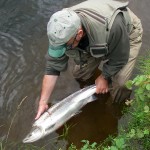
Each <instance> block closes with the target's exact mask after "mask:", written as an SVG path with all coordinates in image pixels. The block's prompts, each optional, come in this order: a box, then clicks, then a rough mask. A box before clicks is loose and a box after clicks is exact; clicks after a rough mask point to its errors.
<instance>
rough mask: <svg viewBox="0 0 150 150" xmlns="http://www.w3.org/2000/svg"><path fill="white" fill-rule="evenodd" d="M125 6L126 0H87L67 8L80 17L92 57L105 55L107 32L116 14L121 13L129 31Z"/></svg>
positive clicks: (128, 18) (126, 4)
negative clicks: (122, 0)
mask: <svg viewBox="0 0 150 150" xmlns="http://www.w3.org/2000/svg"><path fill="white" fill-rule="evenodd" d="M127 6H128V2H119V1H113V0H87V1H84V2H82V3H80V4H77V5H75V6H72V7H70V8H69V9H71V10H73V11H75V12H76V13H77V14H78V15H79V16H80V18H81V22H82V24H83V26H84V28H85V30H86V33H87V36H88V38H89V48H88V49H89V51H90V53H91V55H92V56H93V57H102V56H104V55H107V53H108V39H109V34H110V30H111V27H112V25H113V22H114V20H115V17H116V16H117V14H119V13H122V15H123V17H124V20H125V23H126V28H127V31H128V32H130V24H131V19H130V16H129V14H128V9H126V7H127Z"/></svg>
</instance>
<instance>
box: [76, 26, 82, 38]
mask: <svg viewBox="0 0 150 150" xmlns="http://www.w3.org/2000/svg"><path fill="white" fill-rule="evenodd" d="M82 37H83V29H82V28H80V29H79V30H78V34H77V37H76V40H77V41H80V40H81V38H82Z"/></svg>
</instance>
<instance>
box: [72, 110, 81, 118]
mask: <svg viewBox="0 0 150 150" xmlns="http://www.w3.org/2000/svg"><path fill="white" fill-rule="evenodd" d="M81 112H82V111H81V110H80V111H78V112H76V113H74V114H72V115H71V117H73V116H76V115H78V114H80V113H81Z"/></svg>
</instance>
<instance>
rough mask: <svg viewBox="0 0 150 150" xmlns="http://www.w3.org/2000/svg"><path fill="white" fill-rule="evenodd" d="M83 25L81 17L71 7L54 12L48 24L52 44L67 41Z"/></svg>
mask: <svg viewBox="0 0 150 150" xmlns="http://www.w3.org/2000/svg"><path fill="white" fill-rule="evenodd" d="M80 26H81V21H80V17H79V16H78V15H77V14H76V13H75V12H74V11H72V10H70V9H63V10H61V11H58V12H56V13H54V14H53V15H52V16H51V18H50V20H49V22H48V24H47V35H48V38H49V44H50V46H53V47H56V46H60V45H63V44H65V43H67V42H68V41H69V40H70V38H72V37H73V36H74V35H75V34H76V32H77V30H78V28H79V27H80Z"/></svg>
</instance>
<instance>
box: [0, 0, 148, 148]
mask: <svg viewBox="0 0 150 150" xmlns="http://www.w3.org/2000/svg"><path fill="white" fill-rule="evenodd" d="M78 2H81V0H78V1H75V2H74V1H73V0H62V1H60V0H55V1H52V0H36V1H35V0H30V1H29V0H26V1H24V0H20V1H17V0H1V1H0V18H1V19H0V87H1V90H0V137H1V138H2V137H6V135H7V133H8V129H9V126H10V122H11V119H12V118H13V116H14V114H15V113H16V111H17V106H18V105H19V103H20V102H21V101H22V99H23V98H24V97H26V96H27V98H26V99H25V101H24V102H23V104H22V105H21V108H20V110H18V112H17V116H16V117H15V119H14V122H13V125H12V126H11V130H10V133H9V136H8V141H15V142H20V141H21V139H22V138H24V136H25V135H26V134H27V133H28V132H29V130H30V128H31V124H32V122H33V121H34V117H35V113H36V105H35V103H37V99H38V97H39V94H40V89H41V81H42V76H43V73H44V65H45V59H44V55H45V53H46V50H47V45H48V40H47V35H46V24H47V22H48V20H49V17H50V16H51V15H52V14H53V13H54V12H55V11H57V10H60V9H62V8H63V7H68V6H71V5H73V4H76V3H78ZM149 6H150V4H149V0H144V2H143V1H142V2H141V1H140V0H136V1H131V4H130V7H131V8H133V9H134V12H136V13H137V14H138V16H139V17H140V18H141V20H142V23H143V27H144V38H143V48H142V49H143V50H145V49H147V48H149V47H148V42H149V40H148V38H149V35H150V34H149V33H150V29H149V26H150V19H149V16H148V14H149ZM142 53H143V52H142ZM70 64H71V65H70V66H69V69H68V71H67V72H64V73H62V76H61V77H60V78H59V81H58V83H59V84H58V83H57V85H56V88H55V91H54V93H53V95H52V97H51V99H52V100H53V101H52V102H53V103H56V102H57V101H58V100H61V99H63V98H64V97H66V96H68V95H69V94H71V93H73V92H75V91H76V90H78V89H80V86H79V84H78V83H77V82H76V81H75V80H74V79H73V77H72V73H71V66H72V64H73V62H72V61H70ZM66 77H67V82H66ZM68 81H69V82H68ZM68 83H69V84H68ZM108 99H109V97H107V96H100V97H99V100H97V101H95V102H93V103H90V104H88V105H87V106H85V107H84V108H83V109H82V113H80V114H78V115H76V116H75V117H74V118H72V119H71V120H70V121H68V122H67V124H68V125H71V126H72V127H71V128H70V130H69V135H68V138H67V140H62V139H58V138H57V137H58V136H60V135H61V134H62V133H63V128H60V129H59V130H58V131H57V132H55V133H52V134H51V135H49V136H47V137H45V138H44V139H42V140H40V141H38V142H35V143H34V144H35V145H37V146H44V145H46V144H47V143H48V146H45V147H47V149H50V147H51V149H58V148H59V147H63V146H64V147H63V149H65V147H67V144H71V143H74V144H76V145H77V146H81V143H80V141H81V140H82V139H87V140H90V141H91V142H94V141H96V142H99V141H101V140H104V139H105V138H106V137H107V136H108V135H109V134H115V133H117V124H118V119H119V117H120V116H121V114H120V108H119V106H117V105H111V104H109V103H108V101H107V100H108ZM11 149H13V148H12V147H11ZM14 149H15V148H14Z"/></svg>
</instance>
